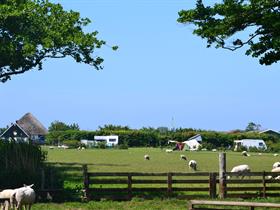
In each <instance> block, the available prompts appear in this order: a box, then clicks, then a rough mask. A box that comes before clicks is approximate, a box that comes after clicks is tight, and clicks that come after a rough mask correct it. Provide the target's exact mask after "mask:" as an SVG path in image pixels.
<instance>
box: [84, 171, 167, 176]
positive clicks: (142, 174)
mask: <svg viewBox="0 0 280 210" xmlns="http://www.w3.org/2000/svg"><path fill="white" fill-rule="evenodd" d="M88 174H89V176H126V177H127V176H128V175H131V176H167V173H136V172H94V173H88Z"/></svg>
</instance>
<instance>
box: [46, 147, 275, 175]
mask: <svg viewBox="0 0 280 210" xmlns="http://www.w3.org/2000/svg"><path fill="white" fill-rule="evenodd" d="M44 150H47V151H48V159H47V161H48V162H68V163H69V162H78V163H91V164H94V165H93V166H91V167H90V171H94V172H118V171H119V172H191V171H190V169H189V168H188V167H187V162H188V161H184V160H180V155H181V154H184V155H185V156H186V157H187V159H188V160H191V159H193V160H196V161H197V163H198V171H203V172H215V171H218V168H219V166H218V156H219V153H218V152H209V151H199V152H189V151H185V152H183V151H174V152H172V153H166V152H165V150H161V149H159V148H129V149H128V150H117V149H88V150H76V149H67V150H63V149H53V150H50V149H48V147H45V148H44ZM145 154H149V155H150V157H151V160H149V161H145V160H144V155H145ZM250 154H251V156H250V157H244V156H242V155H241V153H240V152H227V171H230V170H231V168H232V167H233V166H235V165H240V164H248V165H249V166H250V168H251V171H270V170H271V169H272V164H273V163H274V162H276V161H280V157H274V156H273V154H271V153H263V154H262V155H258V153H250Z"/></svg>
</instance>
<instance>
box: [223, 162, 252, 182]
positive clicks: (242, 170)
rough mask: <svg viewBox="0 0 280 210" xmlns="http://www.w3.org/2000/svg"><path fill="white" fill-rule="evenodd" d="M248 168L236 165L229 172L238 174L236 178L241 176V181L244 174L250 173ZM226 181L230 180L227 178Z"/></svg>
mask: <svg viewBox="0 0 280 210" xmlns="http://www.w3.org/2000/svg"><path fill="white" fill-rule="evenodd" d="M250 171H251V170H250V167H249V166H248V165H238V166H235V167H233V168H232V169H231V172H236V173H238V175H237V177H238V176H240V175H242V177H241V178H242V179H243V178H244V176H245V174H246V173H248V172H250ZM227 178H228V179H230V176H228V177H227Z"/></svg>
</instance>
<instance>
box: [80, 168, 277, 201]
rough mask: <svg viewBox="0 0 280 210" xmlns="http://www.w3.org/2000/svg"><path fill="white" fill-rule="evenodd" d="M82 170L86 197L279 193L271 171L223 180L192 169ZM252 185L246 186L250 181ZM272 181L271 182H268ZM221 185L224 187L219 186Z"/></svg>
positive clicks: (211, 196)
mask: <svg viewBox="0 0 280 210" xmlns="http://www.w3.org/2000/svg"><path fill="white" fill-rule="evenodd" d="M83 170H84V197H85V199H86V200H91V199H100V198H103V197H104V198H107V197H109V198H111V199H131V198H132V197H133V195H140V196H142V195H145V193H148V194H149V193H156V194H161V195H162V194H164V195H166V196H172V195H174V194H175V193H176V194H178V193H179V194H180V196H182V197H184V198H185V197H188V198H194V197H199V196H203V197H205V196H206V197H210V198H216V197H218V195H219V197H222V198H225V197H272V196H280V185H279V184H280V180H275V179H268V178H267V176H270V175H274V176H276V175H280V173H275V172H274V173H272V172H250V173H247V174H246V175H247V176H250V177H251V178H245V179H241V178H232V179H229V180H227V179H226V176H236V175H238V173H232V172H226V173H224V174H223V176H224V178H225V179H223V180H224V182H225V183H220V180H222V179H219V176H218V173H217V172H210V173H209V172H196V173H131V172H130V173H129V172H127V173H125V172H124V173H123V172H106V173H101V172H95V173H91V172H88V170H87V166H86V165H84V166H83ZM274 183H277V184H274ZM252 184H253V186H248V185H252ZM271 184H274V185H273V186H270V185H271ZM217 185H218V187H217ZM221 185H223V186H224V187H220V186H221Z"/></svg>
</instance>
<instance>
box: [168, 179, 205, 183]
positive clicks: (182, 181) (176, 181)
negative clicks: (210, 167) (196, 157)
mask: <svg viewBox="0 0 280 210" xmlns="http://www.w3.org/2000/svg"><path fill="white" fill-rule="evenodd" d="M173 183H174V184H176V183H185V184H208V183H209V181H208V180H203V179H190V180H173Z"/></svg>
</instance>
